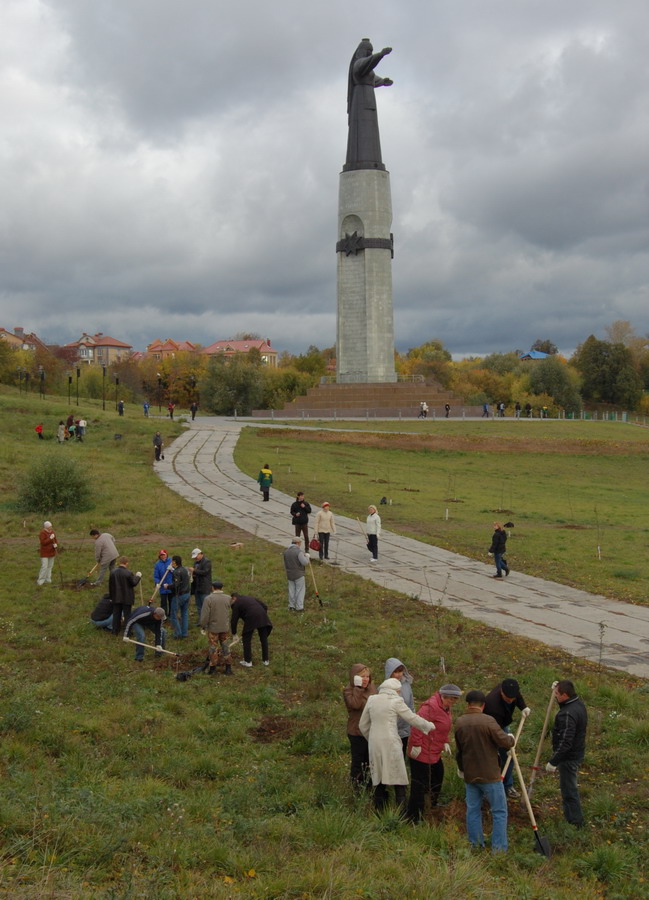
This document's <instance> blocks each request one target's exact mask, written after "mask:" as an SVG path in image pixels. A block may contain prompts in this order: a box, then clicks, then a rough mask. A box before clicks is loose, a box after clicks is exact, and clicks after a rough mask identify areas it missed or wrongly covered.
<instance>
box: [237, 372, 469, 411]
mask: <svg viewBox="0 0 649 900" xmlns="http://www.w3.org/2000/svg"><path fill="white" fill-rule="evenodd" d="M422 400H423V401H425V402H426V403H427V404H428V418H429V419H434V418H437V419H440V418H444V416H445V415H446V412H445V410H444V405H445V404H446V403H448V404H449V405H450V407H451V411H450V413H449V418H453V419H457V418H464V417H465V416H472V417H474V416H480V415H482V407H481V406H467V405H465V404H463V403H462V401H461V399H460V398H459V397H457V396H456V395H455V394H453V393H452V392H451V391H446V390H444V389H443V388H442V387H441V385H439V384H438V383H437V382H431V383H413V382H407V381H398V382H388V383H380V384H319V385H317V386H316V387H313V388H309V390H308V392H307V393H306V395H302V396H300V397H296V398H295V399H294V400H293V401H292V402H291V403H289V404H287V406H285V407H284V409H281V410H279V409H276V410H267V409H255V410H253V412H252V415H253V416H255V417H257V418H265V419H267V418H269V417H271V418H278V419H288V418H303V419H308V418H326V419H336V418H373V419H386V418H406V419H411V418H416V417H417V415H418V414H419V404H420V403H421V401H422Z"/></svg>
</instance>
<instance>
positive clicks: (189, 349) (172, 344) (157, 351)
mask: <svg viewBox="0 0 649 900" xmlns="http://www.w3.org/2000/svg"><path fill="white" fill-rule="evenodd" d="M197 352H198V345H197V344H192V342H191V341H174V340H172V339H171V338H167V340H166V341H161V340H160V339H159V338H156V340H155V341H153V342H152V343H150V344H149V346H148V347H147V348H146V354H145V355H146V356H152V357H153V358H154V359H159V360H160V361H162V360H165V359H169V358H171V359H174V358H175V356H176V353H197Z"/></svg>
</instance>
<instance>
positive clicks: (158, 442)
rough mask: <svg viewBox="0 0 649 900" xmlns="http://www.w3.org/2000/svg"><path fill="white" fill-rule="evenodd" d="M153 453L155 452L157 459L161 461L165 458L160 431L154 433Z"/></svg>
mask: <svg viewBox="0 0 649 900" xmlns="http://www.w3.org/2000/svg"><path fill="white" fill-rule="evenodd" d="M153 453H154V454H155V461H156V462H160V460H161V459H164V456H163V455H162V435H161V434H160V432H159V431H156V433H155V434H154V435H153Z"/></svg>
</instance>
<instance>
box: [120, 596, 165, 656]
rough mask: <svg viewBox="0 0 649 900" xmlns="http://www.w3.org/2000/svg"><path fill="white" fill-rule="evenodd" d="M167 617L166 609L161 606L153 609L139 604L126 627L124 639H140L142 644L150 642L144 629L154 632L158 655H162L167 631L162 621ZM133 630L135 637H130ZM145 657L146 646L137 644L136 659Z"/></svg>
mask: <svg viewBox="0 0 649 900" xmlns="http://www.w3.org/2000/svg"><path fill="white" fill-rule="evenodd" d="M165 619H166V615H165V611H164V609H163V608H162V607H161V606H157V607H156V608H155V609H152V608H151V607H150V606H138V607H137V609H134V610H133V612H132V613H131V615H130V617H129V620H128V622H127V623H126V628H125V629H124V637H123V640H125V641H128V640H135V641H140V642H141V643H142V644H148V643H149V641H147V639H146V634H145V631H144V629H145V628H146V629H147V631H151V632H153V640H154V641H155V649H156V654H155V655H156V656H161V655H162V654H161V651H162V650H164V648H165V643H166V638H167V632H166V631H165V629H164V628H163V627H162V623H163V622H164V620H165ZM131 631H132V632H133V638H129V634H130V633H131ZM143 659H144V647H141V646H140V645H139V644H136V646H135V661H136V662H142V660H143Z"/></svg>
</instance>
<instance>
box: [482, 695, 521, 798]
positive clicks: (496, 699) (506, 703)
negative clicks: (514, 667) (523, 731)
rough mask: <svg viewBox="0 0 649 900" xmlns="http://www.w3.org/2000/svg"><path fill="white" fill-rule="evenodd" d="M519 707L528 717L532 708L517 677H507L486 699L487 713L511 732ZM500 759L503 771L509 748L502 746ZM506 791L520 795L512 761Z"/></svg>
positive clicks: (516, 795) (514, 795) (508, 794)
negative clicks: (510, 727)
mask: <svg viewBox="0 0 649 900" xmlns="http://www.w3.org/2000/svg"><path fill="white" fill-rule="evenodd" d="M516 707H518V708H519V709H520V710H521V713H522V715H523V718H527V717H528V716H529V714H530V713H531V712H532V710H531V709H530V708H529V706H528V705H527V704H526V703H525V701H524V700H523V695H522V694H521V689H520V687H519V686H518V682H517V681H516V679H515V678H505V679H504V680H503V681H501V682H500V684H497V685H496V687H495V688H494V689H493V691H490V692H489V693H488V694H487V699H486V700H485V705H484V711H485V715H487V716H493V717H494V719H495V720H496V722H498V724H499V725H500V727H501V728H502V730H503V731H505V732H507V734H509V733H510V730H509V726H510V725H511V724H512V719H513V718H514V710H515V709H516ZM498 759H499V761H500V770H501V771H502V769H503V766H504V765H505V762H506V761H507V750H506V749H505V748H504V747H500V749H499V750H498ZM503 784H504V785H505V793H506V794H507V796H508V797H511V798H512V799H517V798H518V797H520V794H519V792H518V791H517V790H516V788H515V787H514V766H513V764H512V763H510V764H509V766H508V767H507V772H506V773H505V780H504V782H503Z"/></svg>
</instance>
